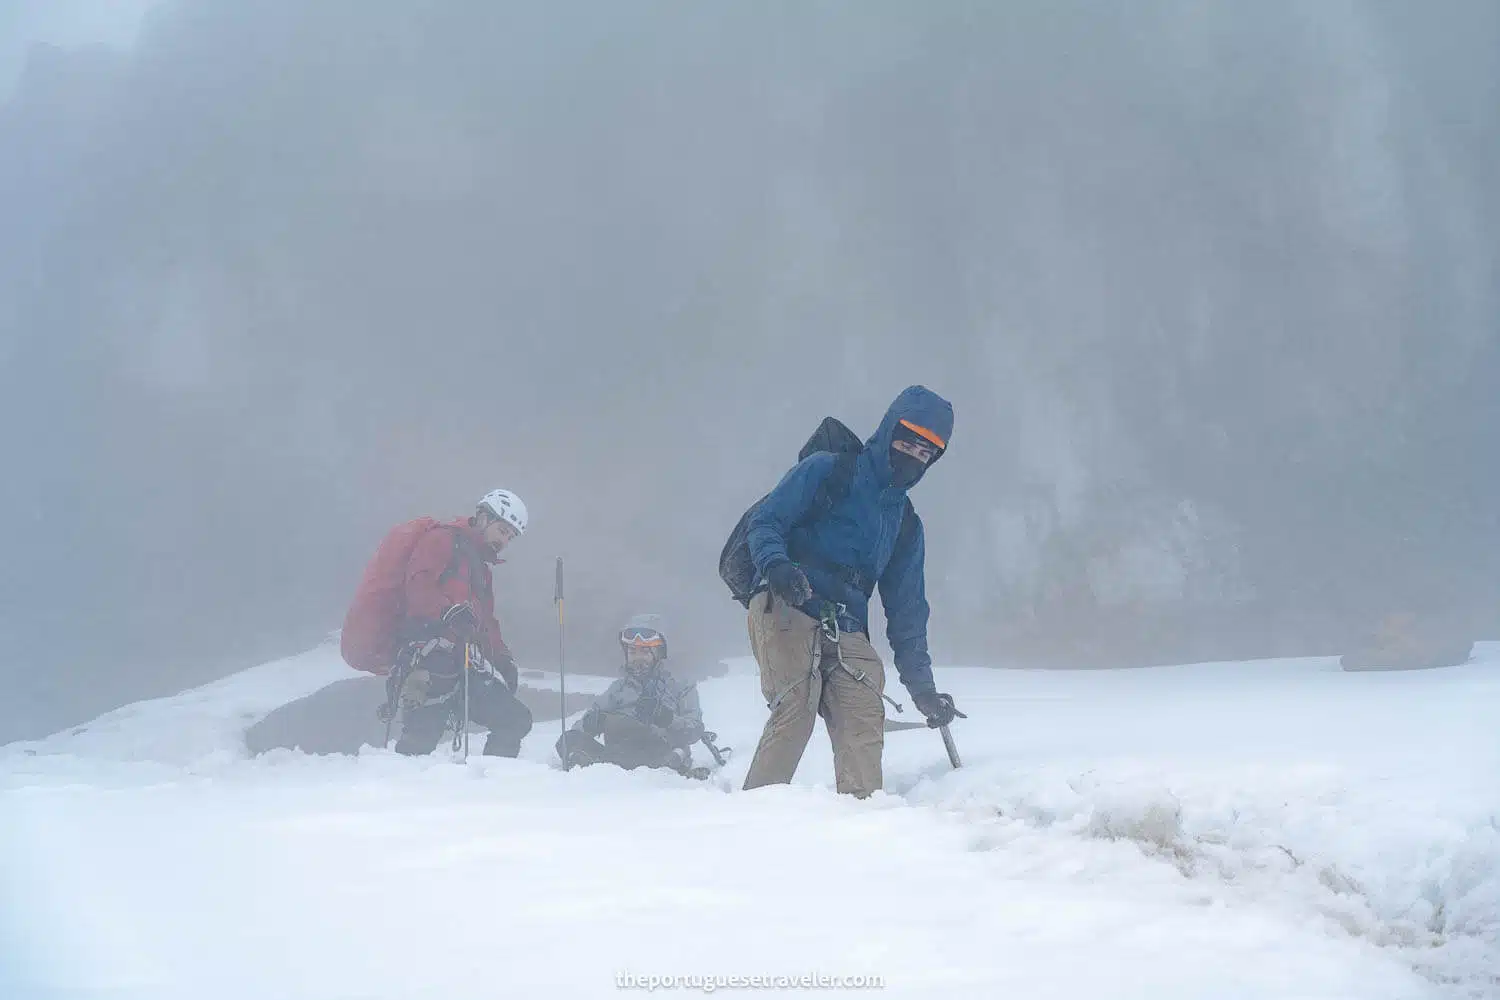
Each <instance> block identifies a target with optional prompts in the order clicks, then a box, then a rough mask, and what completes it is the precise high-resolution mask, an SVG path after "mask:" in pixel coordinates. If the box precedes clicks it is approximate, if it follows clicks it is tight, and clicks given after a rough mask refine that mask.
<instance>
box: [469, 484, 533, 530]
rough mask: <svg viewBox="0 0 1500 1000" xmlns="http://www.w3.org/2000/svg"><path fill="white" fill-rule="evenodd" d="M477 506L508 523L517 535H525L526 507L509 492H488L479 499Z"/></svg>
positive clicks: (518, 498)
mask: <svg viewBox="0 0 1500 1000" xmlns="http://www.w3.org/2000/svg"><path fill="white" fill-rule="evenodd" d="M479 506H480V508H482V509H484V510H487V511H489V512H490V513H491V514H493V515H495V516H496V517H498V518H499V519H500V520H502V521H506V522H508V523H509V524H510V526H511V527H512V528H515V529H516V534H517V535H524V534H526V505H525V504H524V503H522V502H521V498H520V497H518V496H516V495H515V494H514V493H512V492H511V491H510V490H490V491H489V492H488V493H486V494H485V495H484V496H482V497H480V498H479Z"/></svg>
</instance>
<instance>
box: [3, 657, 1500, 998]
mask: <svg viewBox="0 0 1500 1000" xmlns="http://www.w3.org/2000/svg"><path fill="white" fill-rule="evenodd" d="M345 676H348V674H347V671H346V669H345V668H344V667H343V666H342V664H340V663H339V662H338V658H337V652H336V650H335V649H333V648H332V647H323V648H320V649H318V650H314V651H312V652H309V653H307V654H304V655H303V656H300V657H295V658H292V659H290V660H287V661H283V662H279V663H273V664H268V665H266V666H264V667H261V668H257V669H255V670H251V671H247V672H245V673H243V674H240V675H237V676H235V677H232V678H229V679H227V680H225V681H222V682H219V683H217V684H211V685H208V686H206V687H203V688H199V689H196V690H194V691H190V692H187V693H185V694H182V695H179V696H177V697H175V698H169V699H164V700H161V701H155V702H147V703H142V704H139V705H135V706H131V707H128V708H125V709H122V710H120V711H117V712H113V713H110V714H109V715H106V716H103V717H101V718H100V719H98V720H96V721H95V722H93V723H91V724H89V725H88V726H86V727H81V728H80V730H76V731H72V732H67V733H62V734H58V735H56V736H53V737H50V738H48V739H46V740H42V741H38V742H35V743H26V744H12V745H10V746H8V747H4V748H0V885H3V887H4V891H3V893H0V997H6V998H11V997H17V998H19V997H62V996H70V997H71V996H89V997H95V996H109V997H143V998H144V997H150V998H178V997H181V998H194V1000H197V998H201V997H207V996H212V997H214V998H240V997H244V998H251V997H255V998H264V997H308V998H333V997H382V998H385V997H389V998H409V997H444V998H448V997H453V996H467V997H510V996H517V997H605V996H617V995H620V994H621V993H625V994H628V993H630V992H633V991H634V990H633V989H632V988H631V984H630V983H629V982H625V981H624V980H622V979H621V977H622V976H625V975H639V976H658V977H673V976H687V977H692V976H698V977H702V976H707V977H708V983H709V986H712V985H713V984H714V979H715V977H719V978H720V980H721V981H723V979H724V977H729V976H745V977H748V976H769V977H776V976H792V977H800V976H803V975H808V976H817V975H822V976H830V977H832V976H849V977H878V978H879V980H880V983H881V985H882V987H883V988H882V989H880V990H879V991H878V992H879V993H880V995H883V996H902V997H929V996H930V997H939V996H942V997H952V996H958V997H978V998H990V997H1002V996H1024V997H1028V998H1032V997H1089V998H1103V997H1141V998H1147V997H1149V998H1152V1000H1175V998H1180V997H1213V998H1221V997H1235V998H1251V997H1348V998H1359V1000H1377V998H1395V997H1401V998H1422V997H1467V996H1472V997H1481V996H1495V995H1500V829H1497V822H1500V819H1497V817H1500V791H1497V789H1500V782H1497V778H1500V748H1497V741H1496V739H1495V734H1494V720H1495V719H1496V717H1497V709H1500V646H1497V645H1495V644H1481V645H1480V646H1479V647H1477V649H1476V656H1475V662H1472V663H1470V664H1468V665H1465V666H1462V667H1457V668H1449V669H1444V670H1432V671H1423V672H1419V673H1405V674H1402V673H1382V674H1346V673H1343V672H1341V671H1339V669H1338V667H1337V664H1336V662H1335V661H1332V660H1324V659H1316V660H1288V661H1266V662H1257V663H1236V664H1204V665H1198V666H1192V667H1170V668H1155V669H1147V670H1132V671H1110V672H1069V673H1059V672H1043V671H989V670H978V669H961V668H949V669H940V670H939V671H938V676H939V679H940V682H941V684H942V686H943V687H944V688H945V689H947V690H950V691H952V692H953V693H954V695H955V697H956V698H957V700H958V703H959V705H960V707H962V708H964V709H965V710H966V711H968V712H969V714H970V718H969V719H968V720H967V721H961V722H959V723H958V724H957V725H956V726H955V728H954V732H955V736H956V737H957V740H958V744H959V748H960V750H961V751H962V752H963V755H964V759H965V767H964V769H963V770H961V771H958V772H954V771H952V770H951V769H950V768H949V767H948V765H947V763H946V760H945V758H944V756H943V751H942V745H941V742H940V741H939V740H938V738H937V736H936V734H933V733H931V732H928V731H925V730H918V731H911V732H897V733H891V734H890V735H889V736H888V738H887V753H886V780H887V789H888V791H887V793H885V794H881V795H877V796H875V797H874V798H872V799H870V800H869V801H865V802H856V801H852V800H848V799H844V798H840V797H837V796H835V795H833V794H832V793H831V791H830V790H829V788H830V785H831V783H832V764H831V755H830V753H829V751H828V747H827V740H826V737H825V735H824V734H823V732H822V730H821V727H820V729H819V731H818V732H817V733H815V734H814V737H813V743H812V745H811V747H810V748H809V751H808V753H807V756H806V757H805V758H804V761H803V764H802V768H801V770H800V771H799V773H798V780H797V783H796V784H794V785H793V786H791V787H787V788H773V789H762V790H759V791H757V792H754V793H743V792H740V791H738V790H737V789H738V784H739V781H740V779H741V778H742V777H743V774H744V771H745V768H746V767H747V766H748V763H749V757H750V752H751V750H752V749H753V747H754V742H755V738H756V736H757V735H758V732H759V727H760V724H761V722H762V721H763V719H764V714H765V710H764V703H763V702H762V701H761V699H760V696H759V692H758V687H757V683H756V679H755V676H754V665H753V663H750V662H748V661H736V662H735V663H733V664H731V669H730V672H729V674H728V675H727V676H725V677H722V678H716V679H714V680H711V681H707V682H704V683H703V684H702V685H701V687H700V691H701V693H702V696H703V702H704V711H705V715H706V718H707V721H708V723H709V726H710V727H711V728H714V729H716V730H718V732H719V733H720V735H721V741H722V742H724V743H727V744H732V745H734V746H735V747H737V748H738V752H737V754H736V755H735V757H734V759H733V760H732V761H731V763H730V765H729V767H728V768H727V769H726V772H725V774H724V775H723V776H722V777H721V778H720V779H718V780H716V781H715V782H712V783H708V784H702V783H689V782H685V781H683V780H682V779H680V778H677V777H676V776H674V775H669V774H661V773H655V772H632V773H626V772H623V771H618V770H615V769H605V768H590V769H587V770H584V771H576V772H572V773H563V772H560V771H557V770H555V769H553V768H551V767H550V766H548V759H549V757H550V753H551V744H552V742H553V740H554V739H555V738H556V732H557V729H556V725H557V724H556V723H551V724H547V725H545V726H544V727H541V728H539V729H538V731H537V732H535V733H534V734H533V735H532V736H531V737H530V738H528V740H527V743H526V746H525V748H524V749H523V753H522V759H521V760H518V761H505V760H489V759H483V758H471V760H470V763H469V764H467V765H462V766H461V765H457V764H455V763H453V762H451V761H450V760H448V759H447V758H446V757H445V756H443V755H442V754H439V755H435V756H433V757H429V758H421V759H405V758H401V757H399V756H397V755H395V754H393V753H389V752H386V751H380V750H368V751H366V752H365V753H364V754H362V755H361V756H359V757H357V758H355V757H310V756H306V755H302V754H298V753H293V752H289V751H276V752H273V753H271V754H267V755H265V756H263V757H261V758H257V759H253V760H246V759H244V755H243V753H242V751H241V750H240V743H239V735H238V734H239V733H240V732H241V731H243V729H244V727H245V726H246V725H248V724H249V723H250V722H252V721H254V720H255V719H256V718H259V717H260V716H262V715H264V714H265V713H266V712H268V711H270V710H271V709H272V708H274V707H275V706H276V705H279V704H281V703H283V702H285V701H288V700H291V699H293V698H296V697H300V696H301V695H303V694H307V693H309V692H310V691H312V690H315V689H317V688H319V687H321V686H322V685H324V684H327V683H329V682H331V681H333V680H337V679H339V678H341V677H345ZM554 680H555V678H554ZM528 683H534V684H535V683H537V682H535V681H528ZM538 686H541V685H538ZM572 686H573V679H572V678H569V687H570V688H571V687H572ZM895 693H896V694H897V695H898V696H901V695H903V694H904V692H900V691H897V692H895ZM904 702H905V703H906V704H907V706H908V707H907V716H910V715H911V713H912V709H911V708H910V705H909V699H904ZM794 981H795V980H794ZM814 981H816V980H814ZM622 982H625V985H624V986H623V988H622V986H621V983H622ZM721 988H722V987H721ZM723 989H724V991H725V992H730V991H731V990H729V989H728V988H723ZM657 991H658V992H661V991H665V992H670V993H676V994H682V993H699V992H704V990H703V989H702V988H695V987H693V986H692V985H690V984H689V985H683V986H682V987H681V988H677V989H671V990H663V988H662V987H658V988H657ZM735 992H750V993H755V994H760V995H764V994H767V993H770V994H771V995H776V994H777V993H786V994H787V995H799V994H806V993H807V992H808V991H807V990H805V989H794V990H763V989H753V990H738V991H735ZM841 992H844V991H841ZM846 992H852V993H860V992H874V991H873V990H868V991H867V990H860V989H853V988H851V989H849V990H847V991H846Z"/></svg>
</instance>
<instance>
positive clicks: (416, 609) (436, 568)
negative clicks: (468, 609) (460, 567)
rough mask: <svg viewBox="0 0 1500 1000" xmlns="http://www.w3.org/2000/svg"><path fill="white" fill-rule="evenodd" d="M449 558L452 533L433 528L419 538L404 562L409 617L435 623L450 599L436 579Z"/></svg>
mask: <svg viewBox="0 0 1500 1000" xmlns="http://www.w3.org/2000/svg"><path fill="white" fill-rule="evenodd" d="M452 561H453V532H451V531H440V530H437V529H433V530H431V531H428V532H427V533H426V534H424V535H423V536H422V537H421V538H420V539H418V541H417V545H416V548H414V549H412V552H411V558H410V559H408V560H407V563H406V617H407V618H408V619H412V620H414V621H416V622H421V623H423V624H431V625H434V626H435V625H436V623H437V622H438V621H439V620H440V619H441V618H442V617H443V612H444V611H447V610H448V607H449V605H451V604H452V603H453V602H452V601H450V600H449V599H448V596H447V595H446V594H444V593H443V591H442V588H441V587H440V586H439V579H440V578H441V577H442V575H443V572H444V571H445V570H446V569H447V568H448V564H449V563H451V562H452ZM480 613H481V614H483V610H482V609H481V611H480ZM491 613H492V614H493V611H492V612H491Z"/></svg>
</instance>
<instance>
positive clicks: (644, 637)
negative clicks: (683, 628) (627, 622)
mask: <svg viewBox="0 0 1500 1000" xmlns="http://www.w3.org/2000/svg"><path fill="white" fill-rule="evenodd" d="M620 643H621V644H622V645H625V646H635V647H636V648H638V649H649V648H650V647H652V646H665V645H666V644H667V640H666V637H664V636H663V635H662V634H661V633H660V632H658V631H657V630H656V629H654V628H644V627H642V626H639V625H631V626H628V627H626V628H623V629H621V630H620Z"/></svg>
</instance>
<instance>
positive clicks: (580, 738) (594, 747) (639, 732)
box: [557, 713, 685, 770]
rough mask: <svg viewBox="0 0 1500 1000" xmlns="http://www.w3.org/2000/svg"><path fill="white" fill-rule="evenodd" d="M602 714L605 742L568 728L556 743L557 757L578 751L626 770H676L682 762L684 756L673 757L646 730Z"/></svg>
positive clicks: (626, 721) (637, 724) (668, 748)
mask: <svg viewBox="0 0 1500 1000" xmlns="http://www.w3.org/2000/svg"><path fill="white" fill-rule="evenodd" d="M605 714H606V724H605V732H604V742H600V741H599V740H598V739H595V738H594V737H592V736H589V735H588V734H587V733H582V732H579V731H578V730H576V729H570V730H568V732H567V733H565V734H564V735H563V737H562V738H561V739H559V740H558V741H557V749H558V755H559V756H560V757H562V758H563V759H564V760H566V759H567V756H568V753H569V752H570V751H574V750H581V751H583V753H584V754H586V755H587V756H588V757H589V758H590V759H592V760H595V761H599V762H600V763H606V764H618V765H619V766H620V767H623V768H626V769H629V770H634V769H635V768H637V767H671V768H673V769H678V768H680V767H681V766H682V765H683V763H684V762H685V761H684V757H685V755H683V754H681V753H677V754H674V753H673V752H672V748H671V747H670V746H668V745H667V744H666V743H665V742H663V741H662V740H661V739H659V738H657V737H655V736H653V735H652V734H651V730H650V728H649V727H647V726H645V725H642V724H641V723H638V722H635V720H633V719H624V718H622V717H621V716H611V715H610V713H605Z"/></svg>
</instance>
